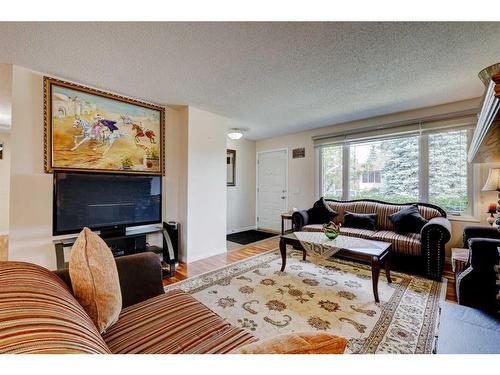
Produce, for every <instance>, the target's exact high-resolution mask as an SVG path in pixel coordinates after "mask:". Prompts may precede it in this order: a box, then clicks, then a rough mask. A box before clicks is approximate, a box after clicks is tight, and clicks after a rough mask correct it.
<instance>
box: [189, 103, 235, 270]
mask: <svg viewBox="0 0 500 375" xmlns="http://www.w3.org/2000/svg"><path fill="white" fill-rule="evenodd" d="M188 123H189V127H188V185H187V187H188V188H187V222H188V224H187V246H186V259H185V260H186V261H187V262H193V261H195V260H198V259H202V258H206V257H209V256H212V255H216V254H220V253H223V252H225V251H226V163H225V160H226V129H227V124H228V119H227V118H225V117H222V116H218V115H215V114H213V113H210V112H206V111H203V110H200V109H198V108H194V107H189V114H188Z"/></svg>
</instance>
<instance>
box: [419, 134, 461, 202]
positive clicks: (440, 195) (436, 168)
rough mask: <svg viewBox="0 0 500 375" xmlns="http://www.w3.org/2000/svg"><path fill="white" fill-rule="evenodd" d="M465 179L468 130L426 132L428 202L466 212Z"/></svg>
mask: <svg viewBox="0 0 500 375" xmlns="http://www.w3.org/2000/svg"><path fill="white" fill-rule="evenodd" d="M467 180H468V179H467V130H459V131H453V132H447V133H438V134H429V202H430V203H434V204H436V205H438V206H440V207H442V208H443V209H444V210H446V211H450V212H451V211H456V212H464V211H466V210H467V207H468V205H469V198H468V194H467V182H468V181H467Z"/></svg>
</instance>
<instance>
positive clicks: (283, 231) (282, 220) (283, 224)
mask: <svg viewBox="0 0 500 375" xmlns="http://www.w3.org/2000/svg"><path fill="white" fill-rule="evenodd" d="M284 234H285V220H284V219H283V217H281V235H282V236H283V235H284Z"/></svg>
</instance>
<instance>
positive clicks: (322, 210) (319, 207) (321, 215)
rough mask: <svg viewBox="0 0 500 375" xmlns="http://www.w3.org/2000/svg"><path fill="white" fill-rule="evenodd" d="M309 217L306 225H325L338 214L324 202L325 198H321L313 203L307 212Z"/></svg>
mask: <svg viewBox="0 0 500 375" xmlns="http://www.w3.org/2000/svg"><path fill="white" fill-rule="evenodd" d="M307 214H308V215H309V222H308V224H325V223H328V222H330V221H331V220H333V219H334V218H335V217H336V216H337V215H338V214H339V213H338V212H337V211H335V210H332V208H331V207H330V206H329V205H328V204H327V203H326V202H325V198H323V197H321V198H320V199H319V200H318V201H317V202H315V203H314V204H313V206H312V208H310V209H308V210H307Z"/></svg>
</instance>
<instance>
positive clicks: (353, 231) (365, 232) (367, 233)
mask: <svg viewBox="0 0 500 375" xmlns="http://www.w3.org/2000/svg"><path fill="white" fill-rule="evenodd" d="M375 233H377V232H376V231H374V230H369V229H359V228H349V227H340V234H341V235H344V236H349V237H359V238H365V239H370V238H371V237H372V236H373V235H374V234H375Z"/></svg>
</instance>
